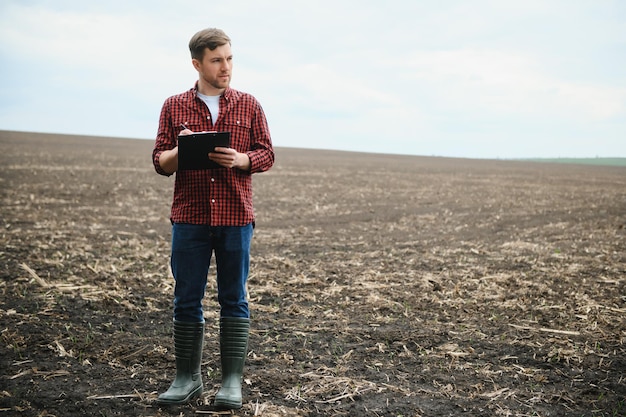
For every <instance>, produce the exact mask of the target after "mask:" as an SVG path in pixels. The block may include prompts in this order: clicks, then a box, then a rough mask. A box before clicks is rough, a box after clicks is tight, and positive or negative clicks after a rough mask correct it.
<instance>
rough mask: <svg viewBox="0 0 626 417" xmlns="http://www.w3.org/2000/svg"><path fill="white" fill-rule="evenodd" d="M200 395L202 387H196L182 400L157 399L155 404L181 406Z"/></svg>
mask: <svg viewBox="0 0 626 417" xmlns="http://www.w3.org/2000/svg"><path fill="white" fill-rule="evenodd" d="M201 394H202V387H201V386H200V387H198V388H197V389H196V390H195V391H192V392H191V393H190V394H189V395H188V396H186V397H185V398H183V399H182V400H169V399H167V398H163V399H161V398H157V399H156V403H157V404H160V405H182V404H186V403H188V402H189V401H191V400H193V399H194V398H197V397H199V396H200V395H201Z"/></svg>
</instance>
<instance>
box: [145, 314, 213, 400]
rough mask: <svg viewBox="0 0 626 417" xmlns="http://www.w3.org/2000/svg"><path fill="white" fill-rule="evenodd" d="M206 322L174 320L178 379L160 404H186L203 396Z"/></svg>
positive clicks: (161, 396)
mask: <svg viewBox="0 0 626 417" xmlns="http://www.w3.org/2000/svg"><path fill="white" fill-rule="evenodd" d="M203 344H204V322H201V323H187V322H183V321H176V320H174V350H175V352H176V378H175V379H174V382H172V385H170V388H169V389H168V390H167V391H166V392H164V393H163V394H161V395H159V398H158V399H157V403H159V404H185V403H186V402H188V401H189V400H191V399H192V398H195V397H197V396H199V395H200V394H202V372H201V370H200V362H201V361H202V347H203V346H202V345H203Z"/></svg>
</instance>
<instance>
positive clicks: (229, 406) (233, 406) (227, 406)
mask: <svg viewBox="0 0 626 417" xmlns="http://www.w3.org/2000/svg"><path fill="white" fill-rule="evenodd" d="M242 406H243V404H242V403H235V402H228V401H224V400H220V401H217V400H216V401H214V402H213V407H215V408H216V409H218V410H238V409H240V408H241V407H242Z"/></svg>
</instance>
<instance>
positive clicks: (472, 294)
mask: <svg viewBox="0 0 626 417" xmlns="http://www.w3.org/2000/svg"><path fill="white" fill-rule="evenodd" d="M0 144H1V145H2V153H0V166H1V167H2V169H1V170H0V188H1V190H2V191H1V199H2V201H1V208H0V217H1V219H2V223H1V224H0V227H1V230H0V239H1V241H2V247H1V248H0V278H1V279H0V297H1V298H0V331H1V336H2V337H1V343H0V356H1V359H0V416H5V415H6V416H13V415H16V416H180V417H182V416H198V415H218V414H219V413H217V412H214V411H212V410H211V400H212V396H213V394H214V393H215V392H216V391H217V388H218V384H219V372H220V369H219V356H218V352H219V346H218V341H217V336H216V335H217V331H218V316H217V302H216V299H215V284H214V280H210V285H209V288H208V289H207V297H206V300H205V307H206V314H205V317H206V321H207V332H206V345H205V348H204V359H203V378H204V387H205V392H204V394H203V396H202V397H201V398H200V399H199V400H197V401H194V402H193V404H190V405H186V406H178V407H159V406H158V405H156V404H155V402H154V400H155V399H156V397H157V395H158V393H160V392H162V391H163V390H165V389H167V387H168V386H169V384H170V382H171V380H172V378H173V376H174V361H173V342H172V338H171V332H172V325H171V296H172V292H173V288H172V284H173V280H172V278H171V276H170V272H169V266H168V262H169V246H170V243H169V239H170V225H169V221H168V215H169V206H170V202H171V195H172V187H173V178H165V177H162V176H159V175H157V174H156V173H155V172H154V171H153V168H152V165H151V160H150V154H151V150H152V142H151V141H147V140H125V139H104V138H87V137H78V136H58V135H44V134H26V133H16V132H6V131H5V132H0ZM254 186H255V204H256V209H257V217H258V219H257V227H256V231H255V237H254V241H253V254H252V255H253V260H252V266H251V276H250V283H249V296H250V303H251V310H252V329H251V337H250V347H249V355H248V359H247V363H246V371H245V384H244V406H243V408H242V409H241V410H239V411H237V412H234V413H232V414H233V415H237V416H394V417H399V416H406V417H409V416H410V417H417V416H577V417H582V416H598V417H599V416H626V343H625V340H626V322H625V314H626V250H625V249H626V230H625V226H626V168H623V167H622V168H619V167H597V166H596V167H594V166H582V165H557V164H538V163H530V162H513V161H480V160H464V159H447V158H434V157H415V156H413V157H409V156H391V155H372V154H358V153H346V152H330V151H308V150H303V149H286V148H279V149H277V163H276V165H275V166H274V168H273V169H272V170H271V171H269V172H267V173H264V174H258V175H256V176H255V179H254ZM223 414H226V415H228V414H230V413H229V412H227V413H222V415H223Z"/></svg>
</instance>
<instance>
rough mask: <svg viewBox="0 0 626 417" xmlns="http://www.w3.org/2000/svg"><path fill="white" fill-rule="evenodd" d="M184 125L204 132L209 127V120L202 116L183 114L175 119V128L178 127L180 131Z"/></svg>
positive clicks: (192, 129) (193, 130)
mask: <svg viewBox="0 0 626 417" xmlns="http://www.w3.org/2000/svg"><path fill="white" fill-rule="evenodd" d="M183 126H185V127H186V128H187V129H189V130H191V131H192V132H203V131H206V130H208V129H209V124H208V122H207V121H206V120H205V119H204V118H202V117H201V116H197V115H193V116H187V117H185V116H182V117H178V118H175V119H174V129H178V131H179V132H180V131H181V130H183Z"/></svg>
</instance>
